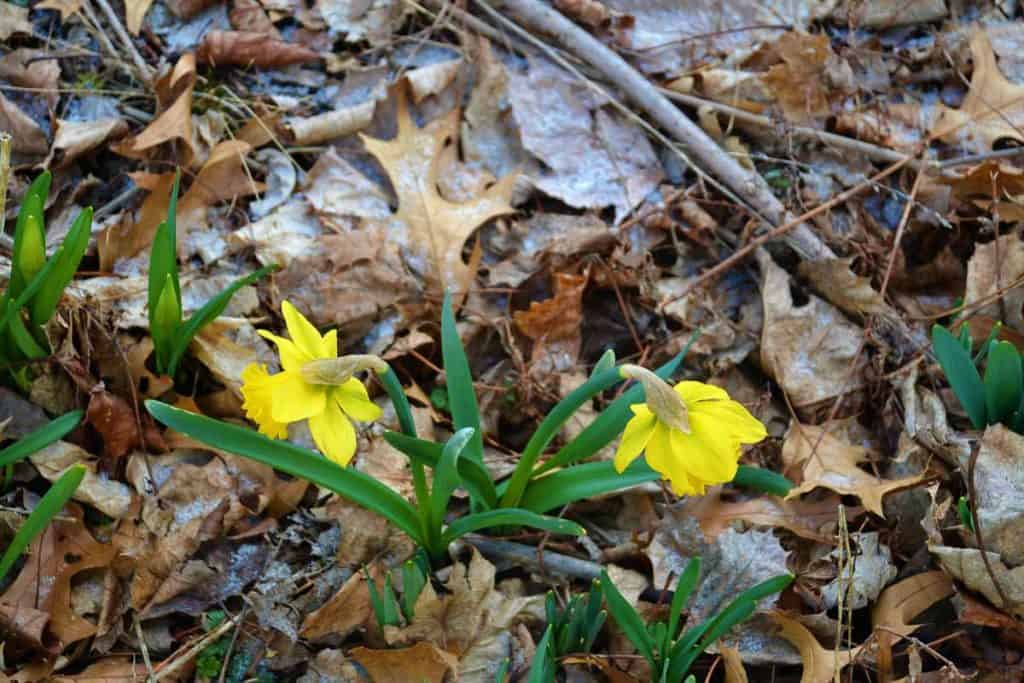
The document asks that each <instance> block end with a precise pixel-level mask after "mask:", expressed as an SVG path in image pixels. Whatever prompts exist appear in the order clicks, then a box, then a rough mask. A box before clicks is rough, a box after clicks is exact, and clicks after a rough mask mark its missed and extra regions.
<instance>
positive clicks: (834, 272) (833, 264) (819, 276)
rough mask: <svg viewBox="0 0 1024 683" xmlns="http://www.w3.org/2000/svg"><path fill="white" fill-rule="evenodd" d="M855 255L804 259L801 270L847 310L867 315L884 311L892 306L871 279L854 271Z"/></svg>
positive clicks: (840, 306)
mask: <svg viewBox="0 0 1024 683" xmlns="http://www.w3.org/2000/svg"><path fill="white" fill-rule="evenodd" d="M852 263H853V259H852V258H842V259H834V260H831V261H801V262H800V274H801V275H803V276H804V277H806V278H807V279H808V280H810V281H811V284H813V285H814V288H815V289H816V290H817V291H819V292H821V293H822V294H824V295H825V297H826V298H827V299H828V300H829V301H830V302H832V303H833V304H835V305H836V306H838V307H839V308H841V309H843V310H844V311H846V312H847V313H853V314H856V315H868V314H878V313H884V312H886V311H888V310H889V306H888V305H887V304H886V303H885V301H884V300H883V299H882V295H881V294H880V293H879V292H877V291H875V289H874V287H872V286H871V279H870V278H866V277H861V276H859V275H857V274H856V273H854V272H853V270H852V269H851V268H850V265H851V264H852Z"/></svg>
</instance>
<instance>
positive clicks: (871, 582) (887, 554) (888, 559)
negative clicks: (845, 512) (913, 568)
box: [821, 531, 897, 610]
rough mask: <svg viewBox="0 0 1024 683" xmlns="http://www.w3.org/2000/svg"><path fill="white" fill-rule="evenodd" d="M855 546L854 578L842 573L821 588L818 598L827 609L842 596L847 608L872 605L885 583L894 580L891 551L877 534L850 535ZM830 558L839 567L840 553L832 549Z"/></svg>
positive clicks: (833, 605)
mask: <svg viewBox="0 0 1024 683" xmlns="http://www.w3.org/2000/svg"><path fill="white" fill-rule="evenodd" d="M850 539H851V540H852V541H853V542H854V543H855V544H856V548H857V553H856V557H855V558H854V564H853V576H852V577H851V576H850V575H849V572H847V571H844V572H842V573H841V575H840V576H837V577H836V578H835V579H833V580H832V581H831V582H830V583H828V584H826V585H825V586H824V587H822V589H821V597H822V599H823V600H824V602H825V606H826V607H827V608H828V609H832V608H834V607H835V606H836V605H838V604H839V597H840V595H842V596H843V597H844V600H845V602H844V604H845V606H846V607H847V609H855V610H857V609H863V608H864V607H867V606H868V605H869V604H872V603H874V601H875V599H876V598H877V597H878V595H879V593H881V592H882V589H883V588H885V584H887V583H889V582H890V581H892V580H893V579H894V578H896V573H897V570H896V567H895V565H893V563H892V551H891V550H889V546H887V545H885V544H883V543H879V541H878V532H876V531H870V532H860V533H855V534H850ZM831 557H832V558H834V559H835V560H836V563H837V565H838V566H841V565H839V562H840V561H841V560H842V557H843V556H842V555H841V554H840V552H839V550H833V551H832V553H831Z"/></svg>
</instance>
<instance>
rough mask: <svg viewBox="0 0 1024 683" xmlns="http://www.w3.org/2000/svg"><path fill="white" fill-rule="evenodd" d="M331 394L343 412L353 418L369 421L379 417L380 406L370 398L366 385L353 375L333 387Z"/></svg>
mask: <svg viewBox="0 0 1024 683" xmlns="http://www.w3.org/2000/svg"><path fill="white" fill-rule="evenodd" d="M333 396H334V399H335V400H336V401H337V402H338V404H339V405H341V409H342V410H344V411H345V414H346V415H348V416H349V417H351V418H352V419H354V420H361V421H362V422H371V421H373V420H376V419H377V418H378V417H380V414H381V410H380V407H379V406H378V405H377V404H376V403H374V402H373V401H371V400H370V396H369V394H367V393H366V387H365V386H363V383H362V382H360V381H359V380H357V379H356V378H354V377H353V378H352V379H349V380H348V381H346V382H345V383H344V384H341V385H339V386H336V387H334V392H333Z"/></svg>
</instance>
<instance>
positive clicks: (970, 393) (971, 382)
mask: <svg viewBox="0 0 1024 683" xmlns="http://www.w3.org/2000/svg"><path fill="white" fill-rule="evenodd" d="M932 348H933V349H934V351H935V357H936V358H937V359H938V361H939V365H941V366H942V369H943V371H944V372H945V373H946V378H947V379H948V380H949V386H950V387H952V388H953V393H955V394H956V396H957V398H958V399H959V400H960V405H962V406H963V408H964V410H965V411H966V412H967V416H968V417H969V418H970V420H971V424H973V425H974V427H975V429H982V428H984V427H985V425H986V424H987V414H988V408H987V405H986V399H985V385H984V384H983V383H982V381H981V375H979V374H978V368H976V367H975V366H974V362H973V360H972V359H971V354H970V352H968V351H965V350H964V347H963V346H962V345H961V344H960V342H959V341H958V340H957V339H956V338H955V337H954V336H953V335H952V334H950V332H949V330H947V329H946V328H944V327H942V326H941V325H935V326H934V327H932Z"/></svg>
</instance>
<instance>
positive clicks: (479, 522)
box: [441, 508, 585, 545]
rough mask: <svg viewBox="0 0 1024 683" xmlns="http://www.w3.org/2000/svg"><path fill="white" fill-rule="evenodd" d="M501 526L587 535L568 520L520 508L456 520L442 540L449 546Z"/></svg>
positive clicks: (501, 509)
mask: <svg viewBox="0 0 1024 683" xmlns="http://www.w3.org/2000/svg"><path fill="white" fill-rule="evenodd" d="M500 526H523V527H530V528H532V529H540V530H541V531H549V532H551V533H554V534H565V535H566V536H582V535H583V534H584V533H585V532H584V530H583V528H582V527H581V526H580V525H578V524H576V523H575V522H570V521H569V520H567V519H558V518H556V517H547V516H545V515H538V514H537V513H536V512H530V511H529V510H520V509H518V508H500V509H497V510H485V511H484V512H475V513H472V514H469V515H466V516H465V517H460V518H459V519H456V520H454V521H453V522H452V523H451V524H449V525H448V527H447V528H446V529H445V531H444V534H443V535H442V537H441V538H442V542H443V543H444V545H448V544H449V543H451V542H452V541H454V540H456V539H458V538H461V537H462V536H465V535H466V534H470V533H473V532H474V531H482V530H483V529H491V528H494V527H500Z"/></svg>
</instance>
